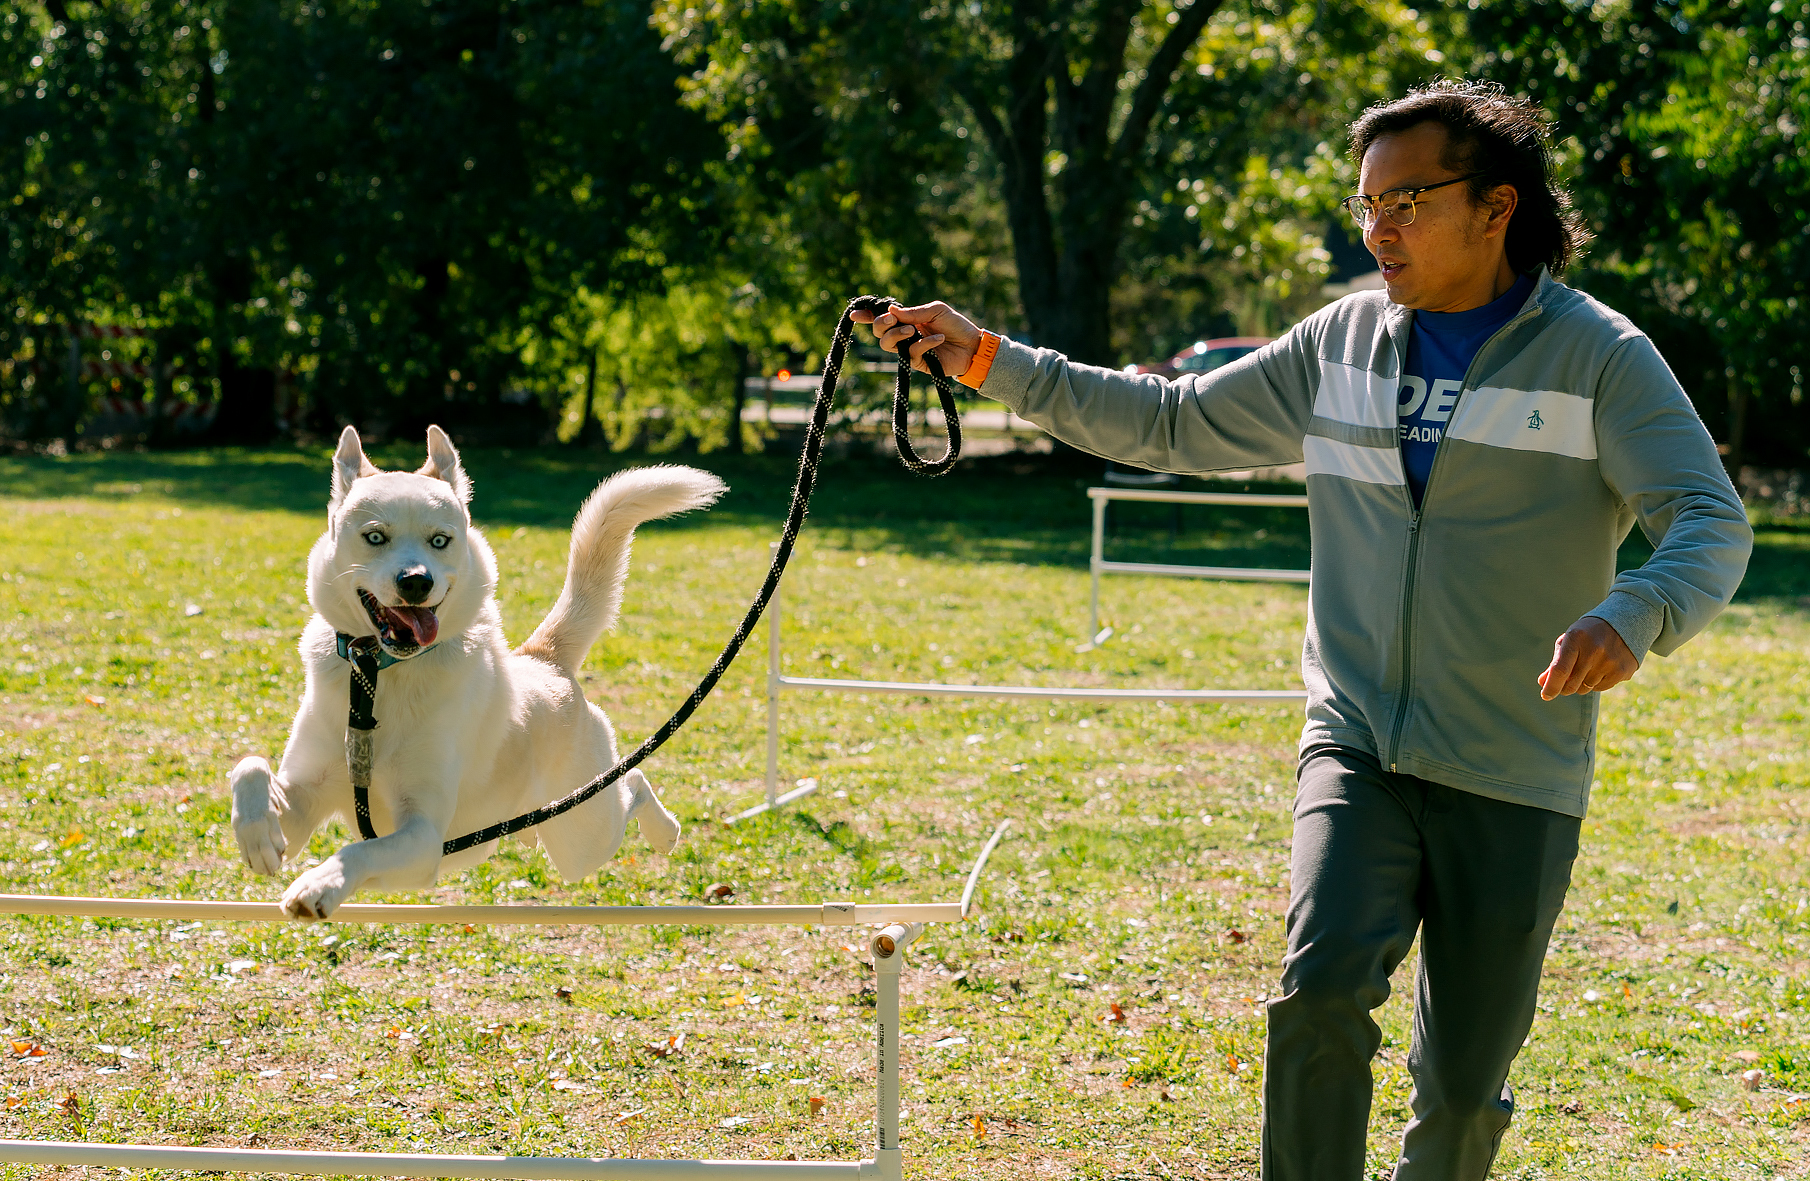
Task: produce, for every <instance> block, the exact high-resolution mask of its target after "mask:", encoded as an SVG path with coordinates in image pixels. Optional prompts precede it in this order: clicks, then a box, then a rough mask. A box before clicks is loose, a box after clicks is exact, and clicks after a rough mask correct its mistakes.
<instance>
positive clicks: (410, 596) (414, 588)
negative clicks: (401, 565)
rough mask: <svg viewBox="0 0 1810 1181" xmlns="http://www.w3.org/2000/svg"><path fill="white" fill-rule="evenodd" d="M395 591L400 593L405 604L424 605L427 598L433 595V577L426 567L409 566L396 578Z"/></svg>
mask: <svg viewBox="0 0 1810 1181" xmlns="http://www.w3.org/2000/svg"><path fill="white" fill-rule="evenodd" d="M396 589H397V590H399V591H401V592H402V601H403V602H405V603H410V604H419V603H425V602H427V596H429V595H431V594H433V593H434V576H433V575H432V574H429V573H428V572H427V567H426V566H410V567H409V568H408V569H407V570H404V571H403V572H402V573H400V574H398V575H397V576H396Z"/></svg>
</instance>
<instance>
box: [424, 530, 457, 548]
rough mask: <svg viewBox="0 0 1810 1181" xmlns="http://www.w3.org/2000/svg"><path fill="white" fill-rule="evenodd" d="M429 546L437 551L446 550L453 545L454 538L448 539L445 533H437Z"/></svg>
mask: <svg viewBox="0 0 1810 1181" xmlns="http://www.w3.org/2000/svg"><path fill="white" fill-rule="evenodd" d="M428 544H429V545H431V546H433V547H434V548H435V549H445V548H446V547H447V546H449V545H451V544H452V538H450V537H448V536H447V535H446V534H444V533H436V534H434V536H433V540H431V541H429V542H428Z"/></svg>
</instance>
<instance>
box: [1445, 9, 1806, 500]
mask: <svg viewBox="0 0 1810 1181" xmlns="http://www.w3.org/2000/svg"><path fill="white" fill-rule="evenodd" d="M1806 21H1810V5H1807V4H1806V3H1804V0H1779V2H1777V3H1774V2H1771V0H1738V2H1735V3H1723V2H1720V0H1716V2H1711V0H1667V2H1665V3H1654V4H1644V3H1633V4H1630V3H1611V4H1598V5H1595V6H1589V7H1578V6H1574V5H1547V4H1528V3H1522V2H1520V0H1484V2H1483V3H1481V4H1479V5H1474V6H1473V11H1472V12H1471V14H1470V17H1469V23H1470V36H1471V39H1472V41H1473V43H1474V44H1475V45H1476V47H1477V48H1476V51H1475V52H1476V54H1477V56H1476V62H1477V66H1478V68H1479V70H1481V71H1482V72H1484V73H1486V74H1488V75H1489V76H1492V77H1496V78H1499V79H1501V80H1502V81H1503V82H1504V83H1505V84H1506V85H1508V86H1509V87H1511V88H1512V89H1515V90H1520V91H1524V92H1527V93H1530V94H1532V95H1534V96H1536V97H1537V98H1538V99H1540V100H1541V101H1542V102H1544V103H1545V105H1546V106H1547V108H1548V109H1549V110H1550V111H1551V112H1552V113H1553V115H1554V116H1555V117H1556V118H1557V120H1558V123H1559V127H1560V129H1561V131H1562V132H1563V133H1564V134H1566V135H1567V136H1569V137H1571V146H1570V151H1569V154H1570V156H1571V161H1570V162H1571V164H1572V165H1573V168H1574V174H1575V177H1576V185H1575V187H1576V189H1577V193H1578V197H1579V206H1580V208H1581V210H1582V211H1583V212H1584V214H1585V216H1586V217H1587V218H1588V219H1589V220H1590V222H1591V223H1592V226H1593V228H1594V229H1595V231H1596V234H1597V242H1596V244H1595V247H1594V251H1593V254H1592V255H1591V256H1590V257H1589V258H1588V259H1587V260H1586V265H1585V267H1584V268H1583V273H1582V274H1581V275H1580V277H1579V278H1580V281H1581V282H1582V283H1583V284H1584V286H1585V287H1586V288H1588V289H1590V290H1591V291H1593V292H1596V293H1597V294H1599V295H1600V296H1602V297H1603V298H1605V299H1606V300H1608V302H1610V303H1611V304H1613V305H1614V306H1616V307H1617V308H1618V309H1619V310H1621V311H1623V312H1626V313H1627V314H1629V315H1630V316H1632V317H1633V318H1634V319H1635V321H1636V322H1637V323H1639V324H1641V326H1642V327H1644V328H1645V329H1646V330H1647V331H1648V332H1649V333H1650V334H1651V335H1652V336H1653V337H1654V338H1655V339H1656V340H1657V341H1658V342H1659V344H1660V347H1661V349H1662V350H1663V351H1664V352H1665V353H1666V356H1667V359H1668V360H1669V361H1670V362H1671V363H1672V365H1673V368H1674V369H1675V370H1677V371H1678V372H1679V375H1680V377H1681V379H1682V380H1683V381H1684V382H1685V385H1686V388H1688V389H1689V390H1690V391H1691V393H1692V396H1693V397H1694V398H1696V399H1697V402H1698V405H1699V407H1700V409H1701V410H1702V411H1703V413H1704V417H1705V418H1706V420H1707V421H1708V422H1709V423H1710V424H1711V426H1712V428H1714V429H1715V431H1716V434H1717V436H1718V437H1719V438H1722V439H1723V440H1725V442H1726V444H1727V446H1728V449H1729V451H1730V452H1731V457H1730V458H1731V464H1734V465H1738V464H1739V462H1740V459H1741V457H1742V454H1743V452H1744V451H1746V450H1748V449H1749V448H1751V450H1752V451H1753V453H1754V454H1755V456H1756V457H1757V458H1760V459H1762V460H1765V461H1768V462H1772V463H1776V464H1782V465H1789V466H1801V465H1802V464H1803V463H1804V461H1805V458H1806V456H1807V455H1810V407H1807V406H1806V405H1805V404H1804V372H1803V365H1802V352H1803V350H1802V344H1803V341H1804V339H1805V336H1806V334H1807V333H1810V153H1807V152H1806V150H1805V144H1804V138H1803V137H1804V129H1805V128H1806V127H1810V42H1807V41H1806V40H1805V32H1806ZM1750 407H1751V409H1750Z"/></svg>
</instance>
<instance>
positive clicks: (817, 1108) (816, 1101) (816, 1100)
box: [811, 1095, 829, 1116]
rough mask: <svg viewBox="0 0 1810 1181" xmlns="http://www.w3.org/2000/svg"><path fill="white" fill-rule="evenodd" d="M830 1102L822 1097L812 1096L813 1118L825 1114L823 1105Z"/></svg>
mask: <svg viewBox="0 0 1810 1181" xmlns="http://www.w3.org/2000/svg"><path fill="white" fill-rule="evenodd" d="M828 1102H829V1100H827V1099H825V1098H824V1097H823V1096H822V1095H812V1096H811V1114H812V1115H813V1116H818V1115H822V1114H823V1105H824V1104H825V1103H828Z"/></svg>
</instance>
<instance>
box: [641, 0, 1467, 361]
mask: <svg viewBox="0 0 1810 1181" xmlns="http://www.w3.org/2000/svg"><path fill="white" fill-rule="evenodd" d="M655 20H656V23H657V24H658V25H659V27H660V28H661V29H662V30H663V31H664V32H665V34H666V37H667V41H668V44H669V45H671V46H672V47H673V51H674V53H675V54H676V55H677V56H678V57H679V59H680V60H681V61H682V62H683V63H684V64H686V65H687V66H690V67H692V68H693V73H692V74H691V75H690V77H689V78H688V79H687V80H686V81H685V82H684V83H683V85H684V87H685V90H686V96H687V102H688V103H690V104H691V105H692V106H694V107H696V108H697V109H699V110H701V111H704V112H706V113H708V114H709V115H710V117H711V118H713V119H715V120H717V121H718V122H719V123H720V124H721V125H722V126H723V128H724V130H725V134H726V135H728V136H730V138H731V139H732V140H733V146H732V149H731V152H732V159H731V164H732V166H733V167H734V168H735V169H736V170H737V175H739V176H740V177H742V178H743V179H744V183H745V187H746V189H747V190H748V191H751V192H753V193H755V194H757V195H759V196H760V198H761V199H762V200H764V201H765V202H766V203H767V204H766V206H765V207H766V208H768V209H772V210H776V211H782V212H781V213H780V214H779V216H780V218H781V220H782V221H785V220H790V219H792V218H795V217H796V216H797V213H796V211H798V210H801V209H805V208H809V209H811V210H813V211H814V212H815V213H816V214H817V218H816V220H815V221H814V223H813V225H814V226H815V227H818V228H820V229H821V230H822V232H823V236H822V239H821V241H820V243H819V244H818V245H817V246H816V248H817V249H825V248H827V249H829V250H831V251H832V252H833V253H835V254H838V255H841V256H843V257H844V258H849V259H853V258H856V257H858V255H857V246H858V245H859V244H860V243H865V244H866V246H867V249H868V250H869V251H870V252H871V270H870V271H869V272H868V273H870V274H871V275H872V276H873V277H874V278H875V279H876V281H878V282H880V283H882V284H886V285H887V289H888V290H896V291H897V292H898V293H899V294H900V295H901V296H902V297H904V298H907V299H918V298H930V297H941V298H945V299H949V300H951V301H954V302H957V303H960V304H962V305H963V306H964V307H966V308H967V309H969V310H970V311H972V312H974V313H976V314H979V315H980V316H981V317H982V318H984V319H986V320H987V321H988V322H989V323H992V324H995V325H997V326H1001V327H1007V328H1014V329H1020V330H1021V334H1023V335H1026V336H1028V338H1030V339H1032V340H1034V341H1036V342H1037V343H1040V344H1048V345H1050V346H1052V347H1057V348H1061V349H1063V350H1064V351H1066V352H1068V353H1069V354H1070V355H1072V356H1075V357H1077V358H1079V359H1084V360H1088V361H1094V362H1102V363H1104V362H1108V361H1113V360H1115V359H1122V358H1123V357H1124V356H1126V355H1133V356H1138V357H1143V356H1148V355H1150V354H1151V351H1152V350H1153V349H1154V350H1157V351H1173V350H1174V349H1175V348H1177V347H1179V346H1180V345H1181V344H1182V343H1185V342H1187V341H1191V340H1193V339H1195V336H1196V335H1197V334H1198V332H1200V331H1201V329H1202V326H1203V321H1212V320H1215V319H1218V318H1222V317H1225V316H1227V315H1228V314H1230V315H1234V316H1237V317H1238V318H1239V319H1241V320H1243V321H1244V322H1245V323H1246V324H1247V325H1249V326H1259V327H1268V328H1270V329H1272V330H1279V329H1280V328H1282V327H1285V326H1286V324H1287V323H1288V322H1292V320H1293V319H1295V318H1298V316H1299V315H1300V314H1302V312H1303V310H1311V308H1313V307H1315V306H1318V303H1319V300H1318V292H1319V286H1320V280H1321V278H1322V277H1323V276H1324V274H1325V263H1326V257H1325V254H1324V251H1323V249H1322V246H1321V242H1320V237H1319V231H1320V227H1322V226H1324V225H1325V223H1326V221H1327V220H1328V219H1329V217H1330V214H1331V210H1332V206H1333V201H1334V199H1335V194H1337V193H1338V192H1339V191H1340V190H1341V189H1342V188H1343V187H1345V186H1346V185H1347V184H1348V183H1349V175H1348V170H1347V169H1346V168H1345V167H1344V166H1343V164H1342V163H1341V161H1340V157H1341V153H1342V148H1343V128H1344V124H1345V122H1346V121H1347V120H1348V119H1349V118H1350V117H1351V116H1353V115H1355V114H1356V113H1357V110H1358V109H1359V108H1360V107H1361V106H1362V105H1363V104H1364V103H1365V102H1368V101H1370V100H1372V99H1373V98H1375V97H1378V96H1380V95H1383V94H1387V93H1390V92H1392V91H1394V90H1396V89H1399V88H1400V86H1402V85H1405V83H1406V82H1407V81H1409V80H1411V79H1414V78H1418V77H1419V76H1421V75H1422V74H1423V73H1424V72H1425V71H1426V70H1427V69H1428V68H1429V66H1430V64H1432V63H1437V62H1439V61H1442V60H1444V56H1445V55H1444V51H1443V50H1442V49H1441V48H1440V45H1441V43H1442V42H1441V41H1440V37H1442V36H1444V33H1443V31H1442V30H1441V28H1440V26H1438V25H1437V24H1435V23H1434V22H1432V21H1430V20H1429V19H1427V18H1423V17H1419V16H1417V15H1416V14H1414V13H1412V12H1410V11H1409V10H1407V9H1406V8H1404V7H1402V6H1399V5H1395V4H1387V5H1382V6H1376V5H1336V6H1332V7H1328V6H1327V5H1325V4H1302V5H1285V6H1283V7H1282V8H1281V9H1280V10H1277V11H1271V10H1269V9H1267V8H1263V7H1260V6H1258V5H1255V4H1248V5H1247V4H1244V3H1226V2H1222V0H1197V2H1196V3H1194V4H1173V3H1170V2H1169V0H1153V2H1149V3H1132V4H1120V3H1105V2H1100V3H1083V4H1075V5H1051V4H1047V3H1041V2H1038V0H1023V2H1019V3H1012V4H989V5H972V4H955V3H936V4H932V5H930V6H929V7H927V8H918V9H909V10H907V9H899V8H893V7H888V6H884V5H842V6H829V7H825V6H818V5H807V4H801V3H797V2H796V0H757V2H755V3H751V4H743V3H727V2H723V0H716V2H712V3H707V4H703V5H694V4H691V3H689V0H684V2H682V0H661V3H659V4H658V5H657V6H656V16H655ZM1008 243H1009V246H1010V255H1009V257H1008V254H1007V250H1006V247H1007V245H1008ZM804 248H805V249H807V250H809V249H812V247H811V246H805V247H804ZM823 265H825V266H826V267H829V268H831V269H829V270H828V271H827V272H826V273H830V274H836V273H837V271H836V270H835V269H834V268H835V266H836V265H837V264H836V262H835V261H834V260H832V259H825V260H823ZM843 265H846V264H843ZM1115 289H1117V290H1118V292H1119V297H1118V303H1117V305H1116V306H1115V305H1114V303H1113V302H1112V297H1113V293H1114V291H1115ZM1013 294H1015V295H1016V297H1017V298H1016V299H1012V298H1011V296H1012V295H1013ZM1115 319H1117V320H1118V321H1119V323H1120V327H1119V328H1118V330H1117V332H1116V333H1115V331H1114V323H1115Z"/></svg>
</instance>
